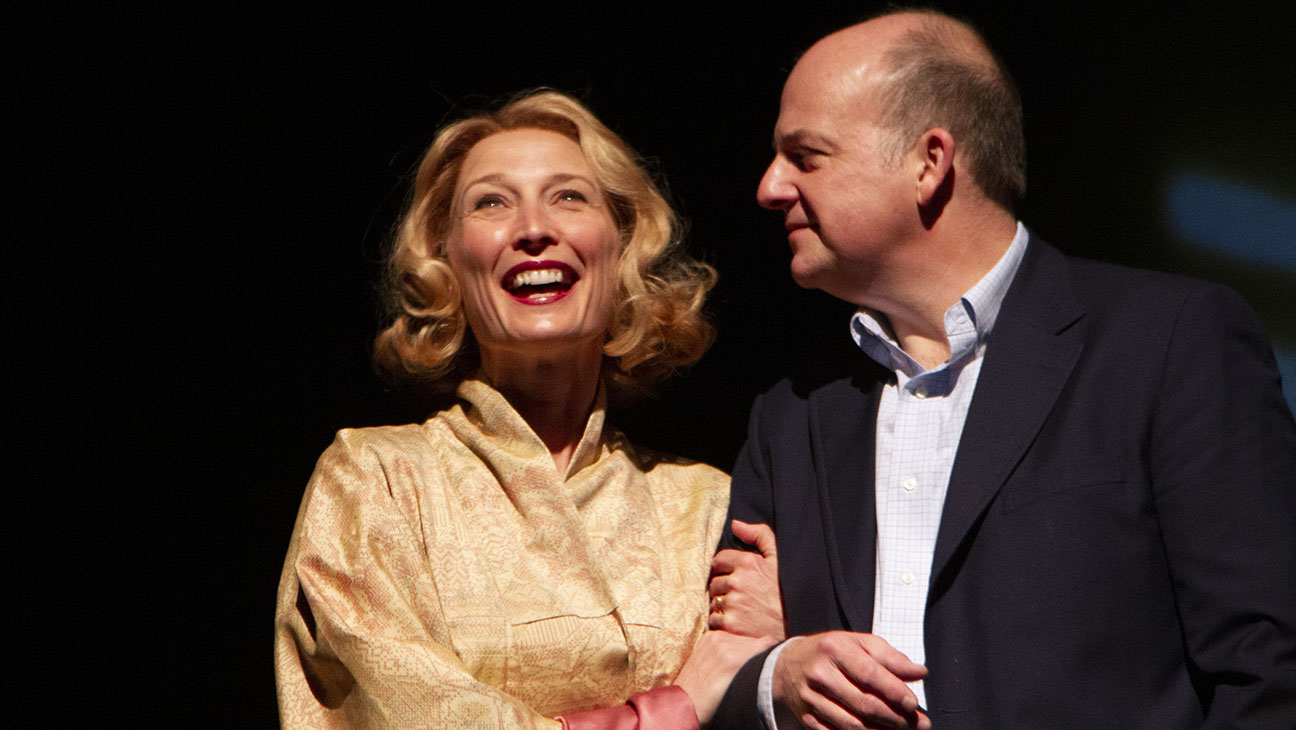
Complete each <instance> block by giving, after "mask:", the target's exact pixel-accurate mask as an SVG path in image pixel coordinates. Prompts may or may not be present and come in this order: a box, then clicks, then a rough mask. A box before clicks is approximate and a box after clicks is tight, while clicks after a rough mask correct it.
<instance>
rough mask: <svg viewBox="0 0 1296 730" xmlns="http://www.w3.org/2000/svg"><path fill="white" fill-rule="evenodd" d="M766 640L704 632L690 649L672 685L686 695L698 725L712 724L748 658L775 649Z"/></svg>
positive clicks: (768, 640) (770, 641)
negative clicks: (727, 690)
mask: <svg viewBox="0 0 1296 730" xmlns="http://www.w3.org/2000/svg"><path fill="white" fill-rule="evenodd" d="M774 643H775V642H774V641H772V640H770V639H767V638H753V637H750V636H739V635H737V634H730V633H728V632H725V631H707V632H705V633H703V634H702V636H700V637H699V638H698V640H697V643H696V644H694V645H693V653H692V654H690V655H689V658H688V661H687V662H685V663H684V668H683V669H681V670H680V673H679V676H678V677H676V678H675V684H677V685H679V687H680V688H681V689H683V690H684V691H685V692H687V693H688V696H689V699H691V700H693V709H694V711H696V712H697V716H698V724H699V725H706V724H707V723H708V722H711V718H712V717H713V716H714V715H715V712H716V708H718V707H719V706H720V700H721V699H722V698H723V697H724V693H725V690H726V689H728V688H729V683H730V682H732V681H733V678H734V675H735V674H737V673H738V670H739V669H740V668H742V665H743V664H744V663H745V662H746V661H747V660H748V659H750V658H752V657H753V656H755V655H756V654H759V653H760V652H762V651H764V650H765V649H768V648H769V647H770V646H773V645H774Z"/></svg>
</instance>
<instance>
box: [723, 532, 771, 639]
mask: <svg viewBox="0 0 1296 730" xmlns="http://www.w3.org/2000/svg"><path fill="white" fill-rule="evenodd" d="M732 525H733V533H734V536H735V537H737V538H738V539H739V540H742V541H743V542H745V543H747V544H748V545H752V546H754V547H755V548H756V549H757V550H760V554H759V555H757V554H756V553H750V552H747V551H746V550H721V551H720V552H718V553H716V556H715V558H713V559H712V560H711V576H712V577H711V584H710V586H709V589H710V592H711V615H710V616H709V617H708V618H707V625H708V626H710V627H711V628H712V629H723V630H724V631H729V632H732V633H735V634H742V635H743V636H768V637H769V638H771V639H774V640H775V641H782V640H783V639H784V637H785V636H786V635H787V632H786V630H785V627H784V624H783V601H782V598H781V594H780V593H779V584H778V549H777V546H776V544H775V541H774V531H773V530H771V529H770V528H769V526H768V525H750V524H747V523H746V522H741V521H739V520H734V521H733V523H732Z"/></svg>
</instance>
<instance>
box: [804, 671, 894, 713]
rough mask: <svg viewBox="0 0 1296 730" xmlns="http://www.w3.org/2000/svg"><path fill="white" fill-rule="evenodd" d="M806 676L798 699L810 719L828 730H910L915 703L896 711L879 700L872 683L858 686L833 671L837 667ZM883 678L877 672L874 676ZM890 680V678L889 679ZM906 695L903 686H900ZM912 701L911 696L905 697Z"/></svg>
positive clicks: (884, 699)
mask: <svg viewBox="0 0 1296 730" xmlns="http://www.w3.org/2000/svg"><path fill="white" fill-rule="evenodd" d="M820 669H821V671H818V672H815V673H809V674H807V676H806V680H807V684H806V687H805V688H803V691H802V695H801V699H802V701H803V702H805V705H806V707H807V708H808V709H809V711H810V712H811V713H812V714H813V715H814V717H815V718H816V719H817V720H818V721H819V722H820V723H822V724H823V725H825V726H827V727H832V728H858V727H868V728H912V727H914V721H915V720H916V708H917V706H918V703H917V699H914V701H913V705H912V707H900V706H897V705H895V704H894V703H892V702H889V701H888V700H887V699H886V698H885V697H881V696H879V694H878V693H879V688H878V687H877V685H876V683H875V684H872V685H867V686H865V685H859V684H856V683H855V682H852V681H851V679H850V678H848V677H847V676H845V675H843V674H842V673H841V672H839V671H836V670H837V669H839V667H821V668H820ZM883 674H885V672H882V671H880V672H879V673H878V676H881V675H883ZM893 679H894V678H893ZM900 687H903V688H904V689H905V690H906V691H907V690H908V688H907V687H904V684H903V683H900ZM909 694H910V696H911V697H912V692H910V693H909Z"/></svg>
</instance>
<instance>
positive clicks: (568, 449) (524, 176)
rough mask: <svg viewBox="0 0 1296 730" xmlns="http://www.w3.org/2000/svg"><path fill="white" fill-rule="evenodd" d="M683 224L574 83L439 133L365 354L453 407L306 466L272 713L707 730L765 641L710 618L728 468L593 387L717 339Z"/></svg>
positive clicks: (381, 720) (676, 361)
mask: <svg viewBox="0 0 1296 730" xmlns="http://www.w3.org/2000/svg"><path fill="white" fill-rule="evenodd" d="M675 230H676V226H675V221H674V217H673V214H672V213H671V211H670V208H669V207H668V206H667V205H666V203H665V202H664V200H663V199H662V197H661V195H660V194H659V193H658V191H657V189H656V188H655V186H654V185H653V183H652V181H651V180H650V179H649V178H648V176H647V175H646V174H645V173H644V172H643V170H642V169H641V167H640V166H639V165H638V164H637V163H636V158H635V156H634V154H633V152H631V151H630V150H629V148H628V147H627V146H626V145H625V144H624V143H623V142H622V141H621V140H620V139H619V138H618V137H617V136H616V135H615V134H613V133H612V132H611V131H609V130H608V129H607V128H606V127H604V126H603V125H602V124H601V123H600V122H599V121H598V120H597V119H595V118H594V116H593V115H592V114H591V113H590V112H589V111H588V110H587V109H585V108H584V107H583V106H581V105H580V104H579V103H578V102H576V101H574V100H572V99H571V98H569V97H566V96H563V95H561V94H558V93H554V92H548V91H544V92H539V93H533V94H531V95H528V96H525V97H522V98H520V99H518V100H516V101H513V102H511V103H509V104H508V105H506V106H504V107H503V108H501V109H500V110H499V111H498V112H496V113H494V114H491V115H486V116H479V117H473V118H470V119H467V120H464V121H460V122H457V123H455V124H452V125H450V126H448V127H446V128H445V129H443V130H442V131H441V132H440V134H439V135H438V136H437V138H436V140H435V142H434V143H433V144H432V147H431V148H430V149H429V151H428V153H427V154H426V156H425V157H424V159H423V162H422V164H421V166H420V169H419V172H418V177H417V179H416V181H415V188H414V195H413V199H412V204H411V205H410V208H409V210H408V212H407V213H406V215H405V218H404V220H403V222H402V224H401V228H400V231H399V235H398V238H397V241H396V246H395V249H394V251H393V255H392V273H393V276H392V281H393V282H394V286H393V289H394V294H395V300H396V302H397V305H398V306H397V307H396V316H395V320H394V322H393V323H392V325H391V326H390V327H388V328H387V329H386V330H385V331H384V332H382V333H381V334H380V335H379V336H378V338H377V341H376V347H375V360H376V362H377V363H378V365H379V366H380V368H381V369H383V370H385V371H387V372H388V373H394V374H396V375H397V376H401V377H406V378H413V379H417V380H420V381H422V382H429V381H435V382H437V383H439V384H441V385H443V386H453V387H454V389H455V393H456V395H457V400H456V401H455V402H454V403H453V404H452V405H450V406H449V407H448V408H446V409H444V410H441V411H439V412H437V413H435V414H434V415H433V416H432V418H431V419H430V420H428V421H427V422H426V423H423V424H421V425H408V426H396V427H383V428H370V429H358V430H343V431H341V432H339V434H338V437H337V439H336V441H335V442H334V443H333V445H332V446H330V447H329V448H328V450H327V451H325V453H324V455H323V456H322V457H321V458H320V461H319V464H318V466H317V467H316V470H315V474H314V476H313V477H312V479H311V482H310V484H309V486H308V488H307V492H306V496H305V498H304V500H303V504H302V509H301V512H300V514H299V516H298V520H297V525H296V528H295V531H294V535H293V541H292V545H291V547H290V550H289V554H288V558H287V561H286V563H285V566H284V572H283V577H282V580H281V582H280V590H279V602H278V610H277V613H276V646H275V654H276V657H275V658H276V676H277V680H278V688H279V705H280V715H281V720H282V723H283V725H284V727H288V728H295V727H302V728H306V727H312V728H314V727H370V726H373V727H474V726H481V727H492V728H495V727H558V725H559V722H561V723H562V725H563V726H564V727H612V726H613V725H616V726H617V727H621V726H622V725H617V723H624V722H628V723H629V726H633V725H634V724H635V723H636V722H637V723H638V726H639V727H643V728H648V727H696V726H697V723H698V722H699V721H703V722H705V721H706V720H707V719H708V718H709V716H710V714H711V713H712V712H713V711H714V707H715V705H716V703H718V701H719V697H720V694H721V693H722V692H723V690H724V687H725V686H726V685H727V683H728V681H729V678H730V677H732V675H733V673H734V672H735V671H736V670H737V667H738V666H739V665H740V664H741V662H742V661H743V660H744V659H745V658H747V657H748V656H750V655H751V654H753V653H755V652H756V651H758V650H759V649H761V648H763V647H764V646H765V645H766V642H764V641H760V640H754V639H745V638H741V637H737V636H733V635H730V634H727V633H723V632H710V633H706V634H703V633H702V630H703V626H704V624H705V622H706V613H707V595H706V583H707V577H708V563H709V560H710V557H711V552H712V550H714V546H715V544H716V542H717V539H718V536H719V533H720V527H721V521H722V519H723V516H724V513H725V508H726V504H727V500H728V495H727V489H728V480H727V477H726V476H725V475H724V474H723V473H721V472H719V471H717V470H715V469H713V468H711V467H708V466H705V465H702V464H693V463H689V462H685V461H682V460H679V459H675V458H670V457H663V456H661V455H657V454H652V453H649V452H646V451H643V450H640V449H636V448H634V447H633V446H631V445H630V444H628V443H627V442H626V441H625V439H624V437H623V436H622V435H621V434H620V433H618V432H617V431H616V430H615V429H613V428H611V427H610V426H609V425H606V424H605V423H604V407H605V403H606V398H607V389H608V388H617V389H622V390H630V389H642V388H643V387H644V386H646V385H647V384H649V383H651V382H653V381H654V380H657V379H659V378H660V377H662V376H664V375H666V374H668V373H670V372H671V371H673V370H674V369H675V368H677V367H679V366H681V365H684V364H687V363H691V362H693V361H695V360H696V359H697V358H698V357H699V356H700V355H701V353H702V351H703V350H704V349H705V348H706V346H707V345H708V344H709V341H710V334H711V333H710V329H709V327H708V325H707V324H706V322H705V321H704V320H703V319H702V317H701V315H700V306H701V303H702V299H703V296H704V294H705V292H706V290H707V289H708V288H710V286H711V284H712V282H713V280H714V273H713V272H712V271H711V270H710V268H709V267H706V266H704V265H701V264H698V263H694V262H691V261H689V260H688V259H686V258H685V257H683V256H682V254H680V253H679V252H678V250H677V248H676V243H677V242H676V240H675V239H674V235H675ZM699 636H700V637H701V638H700V639H699ZM695 642H696V643H697V646H696V649H695V647H694V644H695ZM686 659H688V663H687V664H686V663H685V660H686ZM672 681H674V682H675V684H674V685H671V684H670V683H671V682H672ZM681 690H682V691H681ZM627 698H631V700H630V703H628V704H627V703H626V700H627ZM555 717H558V720H557V721H555V720H554V719H551V718H555Z"/></svg>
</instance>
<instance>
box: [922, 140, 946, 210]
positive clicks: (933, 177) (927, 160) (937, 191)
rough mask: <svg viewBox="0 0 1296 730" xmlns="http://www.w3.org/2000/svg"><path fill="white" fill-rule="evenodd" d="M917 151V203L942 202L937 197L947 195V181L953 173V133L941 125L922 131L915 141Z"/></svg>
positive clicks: (925, 204)
mask: <svg viewBox="0 0 1296 730" xmlns="http://www.w3.org/2000/svg"><path fill="white" fill-rule="evenodd" d="M916 152H917V153H918V162H919V169H918V189H917V194H918V205H919V207H922V208H926V207H928V206H930V205H931V204H932V203H934V202H935V203H944V202H945V201H943V200H937V198H940V197H943V196H948V190H949V186H948V183H950V182H952V181H953V173H954V135H952V134H950V133H949V132H948V131H946V130H945V129H943V128H941V127H932V128H931V129H929V130H927V131H926V132H923V133H922V135H921V136H920V137H919V138H918V141H917V143H916Z"/></svg>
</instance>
